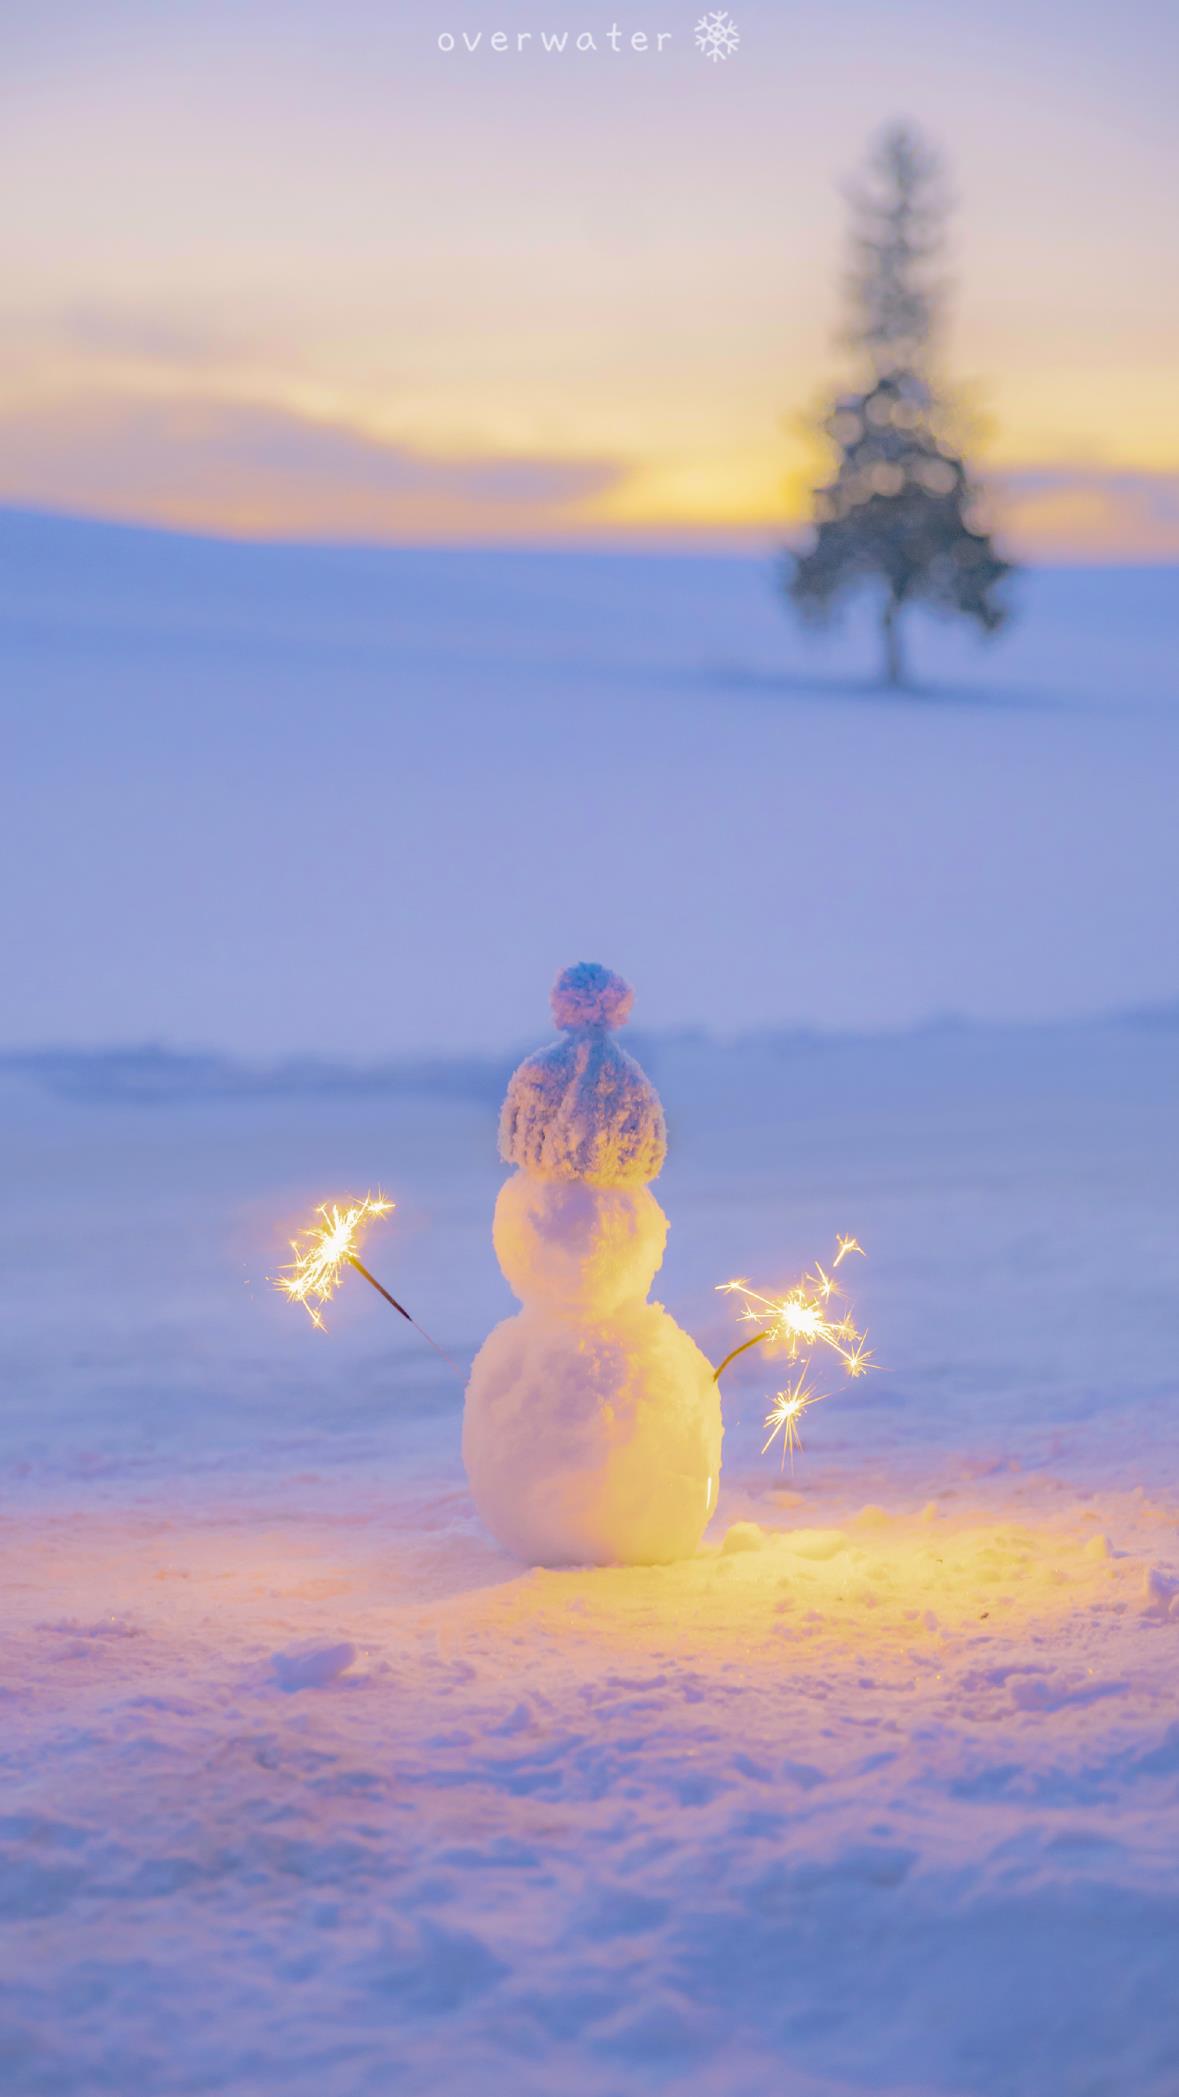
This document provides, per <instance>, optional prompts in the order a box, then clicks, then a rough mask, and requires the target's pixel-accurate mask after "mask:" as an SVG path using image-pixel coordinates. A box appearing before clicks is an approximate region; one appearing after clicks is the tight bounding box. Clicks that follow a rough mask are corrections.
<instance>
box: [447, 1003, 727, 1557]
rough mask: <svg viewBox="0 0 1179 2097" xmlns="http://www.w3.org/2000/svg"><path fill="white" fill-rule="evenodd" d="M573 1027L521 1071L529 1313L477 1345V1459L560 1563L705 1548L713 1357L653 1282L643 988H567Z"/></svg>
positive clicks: (516, 1525) (486, 1487) (467, 1454)
mask: <svg viewBox="0 0 1179 2097" xmlns="http://www.w3.org/2000/svg"><path fill="white" fill-rule="evenodd" d="M553 1004H554V1011H555V1013H556V1016H557V1019H558V1023H559V1024H560V1025H561V1026H562V1027H563V1028H564V1029H565V1039H563V1040H562V1041H559V1042H557V1043H555V1044H553V1046H552V1047H551V1048H549V1049H544V1050H541V1051H540V1053H539V1054H538V1055H536V1056H533V1057H529V1058H528V1059H527V1061H526V1062H525V1063H523V1064H521V1066H520V1068H519V1070H518V1071H517V1072H516V1073H515V1075H514V1077H513V1078H512V1081H511V1084H510V1085H509V1088H508V1096H507V1100H506V1101H505V1105H504V1112H503V1117H502V1121H501V1127H500V1147H501V1151H502V1153H503V1155H504V1157H505V1159H506V1161H507V1162H508V1163H510V1164H512V1165H514V1166H515V1167H516V1170H515V1171H514V1172H513V1174H512V1176H511V1178H510V1179H508V1180H507V1181H506V1182H505V1184H504V1186H503V1187H502V1188H501V1190H500V1195H499V1199H498V1201H497V1203H496V1210H495V1224H494V1242H495V1249H496V1254H497V1257H498V1259H499V1262H500V1265H501V1267H502V1268H503V1271H504V1274H505V1276H506V1278H507V1280H508V1282H509V1283H510V1285H511V1287H512V1290H513V1292H514V1294H515V1295H516V1296H517V1297H518V1298H519V1300H520V1303H521V1305H522V1309H521V1310H520V1311H519V1312H518V1313H517V1314H516V1316H515V1317H512V1318H507V1319H505V1320H504V1321H503V1323H502V1324H501V1325H498V1326H497V1327H496V1329H495V1331H494V1332H493V1333H492V1334H491V1335H490V1337H489V1338H488V1339H487V1340H486V1342H485V1343H484V1345H483V1347H482V1348H481V1349H480V1352H479V1354H478V1356H477V1357H476V1360H475V1364H474V1367H473V1369H472V1372H471V1378H470V1382H469V1384H468V1387H467V1400H466V1410H465V1414H464V1419H463V1458H464V1461H465V1463H466V1467H467V1474H468V1477H469V1479H470V1482H471V1489H472V1492H473V1494H474V1497H475V1502H476V1505H477V1506H478V1508H479V1512H480V1514H481V1515H482V1517H483V1519H484V1521H485V1522H486V1524H487V1526H488V1528H489V1529H491V1530H492V1532H493V1533H494V1534H495V1535H496V1536H497V1537H498V1538H499V1540H500V1542H501V1543H503V1544H504V1545H506V1547H507V1548H508V1550H510V1551H512V1552H513V1553H514V1554H515V1556H517V1557H518V1558H521V1559H524V1560H525V1561H527V1562H529V1563H532V1564H543V1565H569V1564H576V1565H616V1564H635V1565H638V1564H659V1563H665V1562H667V1561H669V1560H672V1559H678V1558H685V1557H689V1556H690V1555H691V1554H692V1552H693V1551H694V1550H695V1549H696V1546H697V1545H698V1543H699V1541H700V1538H701V1536H702V1534H703V1532H704V1528H705V1526H706V1524H707V1522H708V1520H709V1517H710V1515H711V1514H712V1512H713V1509H714V1508H715V1506H716V1490H717V1483H718V1479H719V1474H720V1449H721V1416H720V1400H719V1396H718V1393H717V1388H716V1384H715V1382H714V1380H713V1375H712V1369H711V1367H710V1365H709V1363H708V1361H707V1360H706V1358H705V1356H704V1355H703V1354H701V1352H700V1350H699V1348H698V1347H697V1346H696V1345H695V1343H694V1341H693V1340H691V1339H690V1338H689V1336H688V1334H687V1333H685V1332H683V1331H682V1330H681V1328H680V1327H679V1326H678V1325H677V1324H676V1322H675V1320H674V1319H673V1318H672V1317H671V1316H670V1315H669V1314H668V1312H667V1311H666V1310H664V1308H663V1306H662V1305H661V1304H658V1303H651V1302H649V1301H648V1291H649V1290H650V1287H651V1284H652V1282H653V1281H654V1278H655V1275H656V1273H657V1272H658V1269H659V1266H660V1263H661V1261H662V1259H663V1251H664V1246H665V1243H666V1239H667V1219H666V1217H665V1216H664V1213H663V1211H662V1209H661V1208H660V1206H659V1203H658V1202H657V1201H656V1199H655V1196H654V1195H653V1194H652V1193H651V1190H650V1185H649V1182H650V1180H652V1179H654V1178H655V1176H656V1174H657V1173H658V1171H659V1169H660V1167H661V1166H662V1163H663V1159H664V1155H665V1153H666V1135H665V1130H664V1124H663V1112H662V1108H661V1107H660V1104H659V1100H658V1096H657V1095H656V1093H655V1091H654V1088H653V1087H652V1086H651V1084H650V1083H649V1081H648V1079H647V1078H646V1077H645V1075H644V1073H643V1072H642V1071H641V1070H640V1068H639V1066H638V1064H637V1063H636V1062H635V1061H634V1060H633V1058H632V1057H630V1056H627V1055H626V1054H625V1053H624V1052H623V1051H622V1050H621V1049H620V1048H619V1047H618V1046H617V1044H616V1043H615V1042H614V1041H613V1039H612V1038H611V1034H610V1029H611V1028H612V1027H614V1026H616V1025H618V1024H619V1023H620V1020H621V1019H624V1018H625V1016H626V1013H627V1011H628V1010H629V1006H630V992H629V991H628V990H627V987H626V986H625V985H624V984H622V983H621V981H620V979H619V978H618V977H616V976H612V975H610V974H609V972H608V971H606V970H604V969H600V968H598V967H597V966H596V965H594V964H584V963H583V964H581V965H580V966H579V967H578V968H576V969H568V970H566V971H565V974H564V975H563V976H562V977H561V978H560V979H559V981H558V984H557V988H556V990H555V991H554V994H553Z"/></svg>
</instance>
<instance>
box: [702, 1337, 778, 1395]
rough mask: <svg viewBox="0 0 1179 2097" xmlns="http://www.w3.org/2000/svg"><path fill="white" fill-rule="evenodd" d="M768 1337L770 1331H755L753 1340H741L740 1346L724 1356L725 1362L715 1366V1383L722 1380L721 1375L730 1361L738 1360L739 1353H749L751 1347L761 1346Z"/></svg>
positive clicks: (713, 1376) (713, 1374)
mask: <svg viewBox="0 0 1179 2097" xmlns="http://www.w3.org/2000/svg"><path fill="white" fill-rule="evenodd" d="M768 1339H769V1333H768V1332H755V1333H754V1335H753V1338H752V1339H751V1340H742V1342H741V1345H740V1346H739V1347H734V1349H733V1351H732V1353H731V1354H726V1356H725V1358H724V1360H723V1362H720V1363H719V1364H718V1365H717V1367H716V1368H715V1369H714V1370H713V1372H712V1380H713V1382H714V1383H719V1382H720V1380H721V1376H722V1374H723V1372H724V1371H725V1370H726V1369H727V1368H728V1366H729V1363H730V1362H735V1361H736V1359H737V1356H738V1355H739V1354H747V1353H748V1352H749V1349H750V1348H751V1347H758V1346H760V1344H761V1342H762V1341H763V1340H768Z"/></svg>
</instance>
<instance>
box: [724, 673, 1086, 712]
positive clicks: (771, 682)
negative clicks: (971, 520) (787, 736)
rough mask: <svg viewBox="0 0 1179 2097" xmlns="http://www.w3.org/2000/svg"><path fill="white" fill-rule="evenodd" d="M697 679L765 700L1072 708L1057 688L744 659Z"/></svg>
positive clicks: (1031, 709) (1041, 709) (1006, 708)
mask: <svg viewBox="0 0 1179 2097" xmlns="http://www.w3.org/2000/svg"><path fill="white" fill-rule="evenodd" d="M699 674H700V680H701V682H702V683H703V684H704V685H706V686H708V687H709V688H710V689H711V690H713V691H726V692H730V693H731V692H741V693H747V694H749V695H750V696H752V697H761V698H766V699H835V700H840V699H842V700H848V701H851V703H852V704H853V705H870V706H873V707H876V708H878V709H883V708H886V707H888V708H902V707H911V708H916V709H925V708H927V707H930V706H938V707H945V706H960V707H979V708H981V709H982V710H983V711H984V712H987V713H998V712H1013V713H1057V712H1062V711H1064V710H1066V709H1067V710H1068V711H1075V710H1076V706H1075V702H1069V701H1067V700H1066V699H1065V698H1064V697H1063V696H1062V695H1061V694H1059V693H1051V692H1035V691H1027V690H1024V691H1020V690H1012V689H1010V688H1008V689H1002V688H999V689H997V688H996V687H995V686H994V685H984V684H959V683H956V682H954V681H952V680H950V679H948V678H929V679H926V678H913V679H911V680H910V681H909V682H907V683H905V684H903V685H887V684H882V683H881V682H880V679H879V678H877V677H874V676H867V675H862V676H854V675H849V674H846V673H844V674H839V673H834V672H831V671H819V672H814V671H800V670H757V669H753V668H751V667H750V666H749V665H748V664H725V663H717V664H715V665H713V666H711V667H709V668H705V669H702V670H701V672H700V673H699Z"/></svg>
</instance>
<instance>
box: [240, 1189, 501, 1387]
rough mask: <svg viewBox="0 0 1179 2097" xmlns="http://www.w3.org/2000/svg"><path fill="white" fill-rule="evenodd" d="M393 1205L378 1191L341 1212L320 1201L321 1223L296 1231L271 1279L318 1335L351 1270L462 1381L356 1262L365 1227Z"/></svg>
mask: <svg viewBox="0 0 1179 2097" xmlns="http://www.w3.org/2000/svg"><path fill="white" fill-rule="evenodd" d="M395 1206H396V1204H395V1203H394V1202H391V1201H387V1200H386V1199H385V1196H384V1195H383V1194H381V1193H380V1191H379V1190H378V1192H377V1193H376V1194H366V1195H365V1197H364V1200H363V1201H354V1202H350V1203H349V1204H348V1206H347V1207H346V1208H340V1207H339V1205H338V1204H337V1203H335V1202H321V1203H320V1206H319V1207H318V1209H317V1210H316V1212H315V1213H316V1215H317V1216H319V1217H320V1218H321V1219H322V1221H321V1222H319V1223H318V1224H312V1225H311V1226H310V1227H309V1228H308V1229H307V1230H305V1231H301V1232H300V1233H299V1236H298V1237H297V1238H292V1239H291V1251H292V1252H293V1253H294V1255H295V1257H294V1260H293V1261H292V1262H291V1264H290V1266H288V1267H284V1268H283V1269H282V1271H281V1272H280V1273H279V1274H276V1275H275V1276H274V1286H275V1288H276V1289H281V1290H282V1292H283V1295H284V1296H286V1297H288V1298H289V1299H290V1301H291V1302H292V1303H301V1304H302V1306H303V1308H304V1310H305V1311H306V1313H307V1316H308V1317H309V1318H310V1320H311V1323H312V1324H313V1325H314V1326H317V1327H318V1329H319V1331H320V1332H325V1331H326V1330H327V1328H326V1326H325V1324H324V1320H323V1305H324V1304H325V1303H330V1302H331V1300H332V1297H333V1296H334V1295H335V1293H336V1290H337V1289H338V1288H339V1286H340V1283H341V1281H342V1280H343V1278H344V1277H343V1269H344V1268H345V1267H352V1268H354V1269H355V1271H356V1273H357V1274H360V1275H363V1277H364V1279H365V1281H366V1282H367V1283H368V1285H369V1287H370V1288H371V1289H375V1290H376V1292H377V1295H378V1296H383V1297H384V1299H385V1302H386V1303H391V1304H392V1306H393V1309H394V1310H395V1311H400V1313H401V1315H402V1317H403V1318H404V1319H406V1321H407V1322H408V1323H409V1324H410V1325H412V1326H413V1328H414V1331H415V1332H418V1333H420V1334H421V1336H422V1338H423V1340H425V1341H426V1343H427V1345H428V1346H430V1347H432V1348H433V1349H434V1352H435V1354H440V1355H441V1356H442V1359H443V1361H444V1362H449V1363H450V1366H451V1368H452V1369H454V1370H455V1371H456V1373H457V1374H458V1375H459V1376H460V1377H461V1376H462V1375H463V1371H462V1370H461V1369H460V1368H459V1365H458V1363H457V1362H456V1361H453V1360H452V1359H451V1357H450V1355H449V1354H447V1352H446V1349H445V1348H444V1347H440V1346H439V1345H438V1342H437V1340H435V1339H434V1338H433V1337H432V1335H431V1334H430V1333H428V1332H427V1331H426V1328H425V1326H424V1325H419V1324H418V1321H417V1319H416V1318H415V1317H414V1315H413V1313H412V1312H411V1311H407V1310H406V1308H405V1305H404V1304H403V1303H398V1301H397V1298H396V1297H395V1296H391V1295H390V1293H389V1291H388V1289H386V1288H385V1287H384V1285H383V1283H381V1282H379V1281H378V1280H377V1278H376V1275H375V1274H370V1273H369V1270H368V1268H367V1267H366V1266H365V1265H364V1262H363V1261H362V1260H361V1258H360V1253H359V1248H360V1243H361V1239H362V1237H363V1235H364V1232H365V1231H366V1229H367V1228H368V1225H369V1224H370V1223H371V1222H372V1221H373V1219H374V1218H375V1217H378V1216H388V1215H390V1214H391V1213H392V1210H393V1209H394V1207H395ZM464 1380H465V1379H464Z"/></svg>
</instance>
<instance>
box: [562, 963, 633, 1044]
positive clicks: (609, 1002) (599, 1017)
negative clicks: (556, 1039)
mask: <svg viewBox="0 0 1179 2097" xmlns="http://www.w3.org/2000/svg"><path fill="white" fill-rule="evenodd" d="M634 1001H635V994H634V991H633V990H632V989H631V987H630V984H629V983H626V982H624V981H623V979H622V977H621V976H616V975H615V974H614V971H613V969H609V968H603V967H602V965H601V963H600V962H597V961H578V962H575V963H574V965H573V967H572V968H563V969H562V970H561V973H560V975H559V976H558V977H557V980H556V982H555V983H554V985H553V988H552V992H551V994H550V1002H551V1004H552V1008H553V1018H554V1019H555V1020H556V1022H557V1025H558V1026H559V1027H563V1028H565V1029H566V1030H567V1031H568V1032H570V1033H574V1032H576V1031H577V1030H578V1029H579V1028H581V1027H621V1026H623V1025H624V1024H625V1022H626V1020H627V1019H628V1018H629V1016H630V1008H631V1006H632V1005H633V1004H634Z"/></svg>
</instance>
